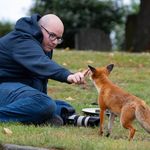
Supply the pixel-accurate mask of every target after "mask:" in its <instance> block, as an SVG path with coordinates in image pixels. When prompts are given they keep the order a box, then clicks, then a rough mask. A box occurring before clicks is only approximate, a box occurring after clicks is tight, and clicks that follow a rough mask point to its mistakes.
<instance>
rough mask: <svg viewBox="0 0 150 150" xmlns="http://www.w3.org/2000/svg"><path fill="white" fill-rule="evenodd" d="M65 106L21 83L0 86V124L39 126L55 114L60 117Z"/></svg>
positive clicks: (8, 83)
mask: <svg viewBox="0 0 150 150" xmlns="http://www.w3.org/2000/svg"><path fill="white" fill-rule="evenodd" d="M66 104H67V103H66V102H63V101H54V100H52V99H51V98H50V97H49V96H47V95H46V94H45V93H42V92H40V91H38V90H37V89H34V88H32V87H30V86H27V85H25V84H22V83H13V82H5V83H1V84H0V122H21V123H26V124H29V123H32V124H41V123H44V122H45V121H47V120H48V119H50V118H51V117H52V116H53V115H55V114H58V115H60V112H61V108H62V106H63V105H64V106H65V105H66ZM67 105H68V106H69V104H67ZM67 105H66V106H67ZM69 107H70V106H69Z"/></svg>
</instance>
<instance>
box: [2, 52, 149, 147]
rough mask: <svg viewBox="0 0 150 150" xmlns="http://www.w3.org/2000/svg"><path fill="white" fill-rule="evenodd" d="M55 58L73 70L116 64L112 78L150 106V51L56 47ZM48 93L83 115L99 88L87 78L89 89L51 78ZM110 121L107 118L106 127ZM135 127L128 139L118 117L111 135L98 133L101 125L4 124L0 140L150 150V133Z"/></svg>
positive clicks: (42, 144) (63, 145)
mask: <svg viewBox="0 0 150 150" xmlns="http://www.w3.org/2000/svg"><path fill="white" fill-rule="evenodd" d="M53 59H54V60H55V61H57V62H58V63H59V64H61V65H63V66H64V67H66V68H68V69H70V70H71V71H72V72H76V71H79V70H84V69H86V68H87V65H92V66H95V67H96V66H106V65H108V64H110V63H114V64H115V67H114V70H113V71H112V73H111V76H110V78H111V80H112V81H113V82H115V83H116V84H118V85H119V86H121V87H122V88H123V89H125V90H126V91H128V92H131V93H133V94H134V95H136V96H139V97H141V98H142V99H144V100H145V101H146V103H147V104H149V105H150V92H149V86H150V79H149V77H150V66H149V65H150V54H148V53H142V54H137V53H134V54H129V53H119V52H115V53H101V52H93V51H63V50H57V51H55V53H54V57H53ZM48 94H49V96H51V97H52V98H54V99H64V100H66V101H67V102H69V103H71V104H72V105H73V106H74V107H75V108H76V111H77V113H78V114H82V112H81V110H82V108H85V107H93V106H92V105H91V103H93V102H97V91H96V89H95V87H94V86H93V84H92V83H91V81H90V80H89V79H88V78H87V86H86V88H85V87H83V86H81V85H80V86H77V85H70V84H65V83H59V82H56V81H52V80H49V85H48ZM107 121H108V119H107V117H106V121H105V128H106V123H107ZM4 127H5V128H9V129H10V130H11V131H12V132H13V134H12V135H6V134H4V132H3V128H4ZM135 127H136V129H137V130H138V131H137V132H136V134H135V138H134V140H133V141H132V142H128V140H127V137H128V131H127V130H125V129H123V128H122V127H121V125H120V122H119V119H118V118H117V119H116V121H115V125H114V127H113V133H112V135H111V136H110V138H106V137H100V136H98V127H95V128H90V127H88V128H85V127H73V126H64V127H60V128H56V127H50V126H43V127H35V126H24V125H21V124H15V123H6V124H4V123H1V125H0V142H1V143H13V144H20V145H30V146H38V147H45V148H51V147H53V148H58V149H66V150H98V149H103V150H114V149H117V150H148V149H150V135H149V134H148V133H146V132H145V131H144V130H143V129H142V128H141V127H140V126H139V125H138V123H137V122H136V121H135ZM104 131H106V129H105V130H104Z"/></svg>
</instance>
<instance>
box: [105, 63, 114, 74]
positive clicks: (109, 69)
mask: <svg viewBox="0 0 150 150" xmlns="http://www.w3.org/2000/svg"><path fill="white" fill-rule="evenodd" d="M106 68H107V70H108V71H109V72H111V71H112V70H113V68H114V64H110V65H108V66H107V67H106Z"/></svg>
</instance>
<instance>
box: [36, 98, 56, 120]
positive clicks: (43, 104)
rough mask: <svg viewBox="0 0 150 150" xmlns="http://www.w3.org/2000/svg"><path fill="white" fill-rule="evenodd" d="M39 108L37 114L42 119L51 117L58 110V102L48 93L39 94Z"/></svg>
mask: <svg viewBox="0 0 150 150" xmlns="http://www.w3.org/2000/svg"><path fill="white" fill-rule="evenodd" d="M37 100H38V101H39V102H38V103H39V109H38V110H37V115H39V117H41V118H42V119H43V118H44V119H49V118H50V117H51V116H52V115H53V114H54V113H55V112H56V103H55V101H53V100H52V99H51V98H50V97H48V96H46V95H39V96H38V99H37Z"/></svg>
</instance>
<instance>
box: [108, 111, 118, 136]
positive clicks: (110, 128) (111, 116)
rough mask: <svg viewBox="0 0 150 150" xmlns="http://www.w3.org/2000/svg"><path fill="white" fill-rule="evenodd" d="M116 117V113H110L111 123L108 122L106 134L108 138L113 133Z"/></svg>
mask: <svg viewBox="0 0 150 150" xmlns="http://www.w3.org/2000/svg"><path fill="white" fill-rule="evenodd" d="M115 117H116V115H115V114H114V113H112V112H110V116H109V122H108V131H107V134H106V136H107V137H109V136H110V134H111V132H112V127H113V124H114V120H115Z"/></svg>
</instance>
